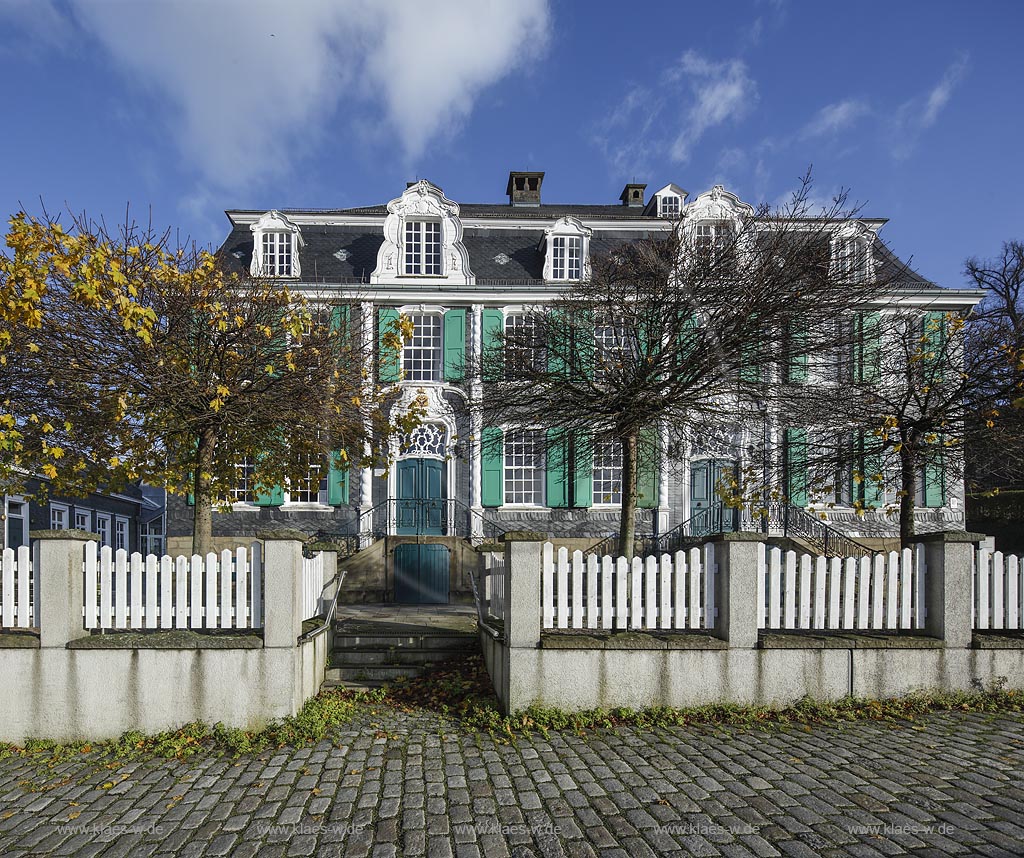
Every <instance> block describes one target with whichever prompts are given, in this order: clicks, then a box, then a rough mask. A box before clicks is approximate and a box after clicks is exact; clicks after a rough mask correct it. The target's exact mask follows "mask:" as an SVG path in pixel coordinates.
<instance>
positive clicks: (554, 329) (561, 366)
mask: <svg viewBox="0 0 1024 858" xmlns="http://www.w3.org/2000/svg"><path fill="white" fill-rule="evenodd" d="M548 327H549V330H550V333H551V342H549V343H548V372H549V373H551V374H552V375H558V376H563V377H564V376H565V373H566V367H567V366H568V365H569V359H570V357H571V355H572V331H571V330H570V329H569V325H568V323H567V322H566V319H565V314H564V313H562V312H560V311H558V310H552V311H551V320H550V323H549V326H548Z"/></svg>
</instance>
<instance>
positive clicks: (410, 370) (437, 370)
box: [402, 310, 444, 384]
mask: <svg viewBox="0 0 1024 858" xmlns="http://www.w3.org/2000/svg"><path fill="white" fill-rule="evenodd" d="M408 316H409V318H410V319H411V320H412V323H413V334H412V339H410V340H409V342H407V343H405V344H404V345H403V346H402V380H403V381H410V382H416V383H417V384H423V383H431V382H434V383H439V382H442V381H444V314H443V313H441V312H434V311H430V310H424V311H422V312H419V311H413V312H410V313H408ZM427 319H429V320H430V325H429V327H430V328H431V331H430V336H429V338H428V341H426V342H425V341H424V337H423V333H424V328H425V327H427V326H426V325H424V323H423V320H427ZM435 332H436V335H435Z"/></svg>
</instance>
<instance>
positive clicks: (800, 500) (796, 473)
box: [786, 429, 807, 506]
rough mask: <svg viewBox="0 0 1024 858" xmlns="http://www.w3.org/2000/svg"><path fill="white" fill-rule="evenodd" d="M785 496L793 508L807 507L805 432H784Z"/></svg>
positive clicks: (788, 430) (801, 430) (790, 430)
mask: <svg viewBox="0 0 1024 858" xmlns="http://www.w3.org/2000/svg"><path fill="white" fill-rule="evenodd" d="M786 495H787V496H788V497H789V502H790V503H791V504H793V506H807V430H806V429H787V430H786Z"/></svg>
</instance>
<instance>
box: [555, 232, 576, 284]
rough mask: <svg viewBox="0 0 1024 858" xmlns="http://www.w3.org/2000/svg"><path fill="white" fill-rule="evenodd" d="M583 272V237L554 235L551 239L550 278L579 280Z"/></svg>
mask: <svg viewBox="0 0 1024 858" xmlns="http://www.w3.org/2000/svg"><path fill="white" fill-rule="evenodd" d="M582 274H583V239H582V238H580V237H578V236H575V235H556V236H555V237H554V238H552V239H551V279H552V280H579V279H580V277H581V276H582Z"/></svg>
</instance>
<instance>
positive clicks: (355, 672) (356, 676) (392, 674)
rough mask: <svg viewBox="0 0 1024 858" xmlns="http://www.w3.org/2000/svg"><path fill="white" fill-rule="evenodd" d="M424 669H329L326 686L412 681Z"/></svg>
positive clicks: (405, 666) (394, 666) (385, 666)
mask: <svg viewBox="0 0 1024 858" xmlns="http://www.w3.org/2000/svg"><path fill="white" fill-rule="evenodd" d="M421 672H422V667H421V666H418V665H408V664H383V665H380V664H378V665H369V664H364V665H357V666H355V667H329V668H328V669H327V672H326V674H325V675H324V685H327V684H328V683H332V682H338V681H346V682H358V683H362V684H365V683H367V682H381V683H386V682H393V681H394V680H395V679H397V678H398V677H400V676H401V677H405V678H407V679H411V678H412V677H415V676H419V675H420V674H421Z"/></svg>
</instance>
